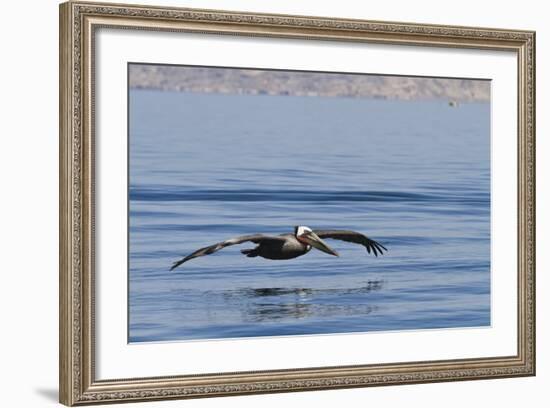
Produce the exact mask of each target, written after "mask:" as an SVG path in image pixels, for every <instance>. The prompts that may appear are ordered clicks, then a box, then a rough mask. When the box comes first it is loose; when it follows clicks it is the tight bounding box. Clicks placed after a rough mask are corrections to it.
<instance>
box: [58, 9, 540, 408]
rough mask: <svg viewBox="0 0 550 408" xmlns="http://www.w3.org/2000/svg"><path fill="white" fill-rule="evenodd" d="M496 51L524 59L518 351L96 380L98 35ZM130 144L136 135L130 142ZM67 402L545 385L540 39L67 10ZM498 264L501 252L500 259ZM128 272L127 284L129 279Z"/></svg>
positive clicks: (63, 335)
mask: <svg viewBox="0 0 550 408" xmlns="http://www.w3.org/2000/svg"><path fill="white" fill-rule="evenodd" d="M103 28H108V29H112V30H139V31H142V32H143V33H150V32H157V33H158V32H161V33H200V34H216V35H231V36H237V37H243V38H246V37H256V38H275V39H279V38H281V39H297V40H306V41H316V40H322V41H334V42H339V43H345V44H346V43H347V44H356V43H360V44H361V43H372V44H380V45H386V46H396V47H403V46H421V47H425V46H426V47H439V48H442V49H446V50H450V51H453V50H471V49H474V50H481V51H483V50H491V51H504V52H509V53H514V55H515V56H516V58H517V74H518V75H517V84H516V89H517V124H518V126H517V214H513V215H514V216H515V217H517V270H516V273H517V275H516V276H517V327H516V329H517V330H516V333H517V352H516V353H514V354H511V355H494V356H490V357H481V358H459V359H444V360H429V361H412V362H411V361H409V362H388V363H383V364H362V363H361V361H358V363H357V364H354V365H341V366H322V365H321V366H315V367H307V368H288V369H275V370H259V371H233V372H219V373H208V374H202V373H192V374H185V375H183V374H182V375H175V376H172V375H171V376H164V375H159V376H155V375H154V376H147V377H139V376H136V377H132V378H108V379H104V378H101V379H99V378H97V375H96V369H97V362H96V358H97V352H98V350H97V349H96V343H95V338H96V337H95V336H96V317H95V307H96V297H97V296H98V293H97V288H96V250H95V248H96V246H95V239H96V236H95V225H96V222H95V221H96V218H95V217H96V204H95V197H96V196H95V195H96V192H97V190H98V189H99V188H101V186H100V185H99V184H98V182H97V180H96V176H95V166H96V159H97V157H96V150H95V147H96V146H95V143H96V136H95V132H96V118H95V116H94V115H95V111H96V100H95V80H96V78H95V63H96V62H95V47H96V42H95V41H96V33H97V31H98V30H100V29H103ZM120 137H121V138H123V137H125V135H120ZM59 198H60V213H59V214H60V253H59V260H60V271H59V272H60V332H59V335H60V343H59V344H60V346H59V347H60V349H59V352H60V381H59V383H60V402H62V403H63V404H65V405H69V406H73V405H80V404H91V403H107V402H132V401H148V400H158V399H178V398H196V397H210V396H212V397H213V396H226V395H242V394H254V393H272V392H285V391H307V390H320V389H336V388H349V387H365V386H377V385H393V384H412V383H425V382H437V381H454V380H473V379H487V378H504V377H518V376H532V375H535V33H534V32H532V31H517V30H505V29H489V28H470V27H456V26H439V25H424V24H413V23H396V22H377V21H362V20H346V19H334V18H320V17H305V16H288V15H269V14H253V13H240V12H229V11H213V10H196V9H183V8H167V7H152V6H141V5H140V6H138V5H115V4H109V5H107V4H100V3H88V2H72V1H71V2H67V3H63V4H61V5H60V197H59ZM495 256H498V253H497V254H495ZM121 273H125V271H122V272H121Z"/></svg>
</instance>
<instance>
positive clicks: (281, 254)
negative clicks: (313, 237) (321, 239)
mask: <svg viewBox="0 0 550 408" xmlns="http://www.w3.org/2000/svg"><path fill="white" fill-rule="evenodd" d="M279 236H280V237H282V238H283V240H280V241H275V240H274V241H267V242H260V244H259V245H258V246H257V247H256V248H253V249H243V250H241V253H243V254H245V255H246V256H247V257H249V258H254V257H256V256H260V257H262V258H265V259H275V260H282V259H293V258H298V257H299V256H302V255H305V254H307V253H308V252H309V251H311V245H308V244H304V243H303V242H300V241H298V239H297V238H296V236H295V235H294V234H282V235H279Z"/></svg>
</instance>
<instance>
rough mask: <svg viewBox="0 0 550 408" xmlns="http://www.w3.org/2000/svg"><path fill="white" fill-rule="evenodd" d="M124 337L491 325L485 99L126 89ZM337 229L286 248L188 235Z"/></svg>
mask: <svg viewBox="0 0 550 408" xmlns="http://www.w3.org/2000/svg"><path fill="white" fill-rule="evenodd" d="M129 101H130V110H129V125H130V126H129V129H130V131H129V149H130V151H129V159H130V160H129V179H130V183H129V276H128V283H129V330H128V331H129V341H130V342H145V341H173V340H190V339H216V338H236V337H255V336H281V335H307V334H310V335H311V334H329V333H348V332H368V331H374V330H419V329H435V328H451V327H476V326H487V325H490V324H491V319H490V315H491V313H490V312H491V310H490V282H491V280H490V105H489V104H486V103H467V104H461V105H460V106H459V107H456V108H455V107H450V106H449V105H448V103H447V101H428V102H424V101H422V102H419V101H387V100H371V99H351V98H329V97H323V98H321V97H296V96H268V95H258V96H251V95H221V94H200V93H196V94H191V93H179V92H167V91H152V90H134V89H132V90H130V95H129ZM295 225H307V226H310V227H311V228H313V229H329V228H330V229H353V230H356V231H359V232H362V233H364V234H366V235H367V236H369V237H371V238H373V239H375V240H377V241H378V242H380V243H382V244H383V245H384V246H385V247H386V248H387V249H388V252H387V253H386V254H384V255H383V256H379V257H374V256H372V254H371V255H369V254H367V252H366V251H365V249H364V248H363V247H362V246H359V245H355V244H351V243H346V242H341V241H336V240H327V242H328V243H329V245H331V246H332V247H333V248H335V249H336V250H337V251H338V252H339V253H340V257H339V258H336V257H333V256H330V255H327V254H325V253H322V252H320V251H316V250H312V251H311V252H309V253H308V254H306V255H304V256H302V257H299V258H296V259H293V260H286V261H270V260H266V259H263V258H259V257H258V258H246V257H245V256H244V255H242V254H241V253H240V250H241V249H244V248H252V247H253V246H254V244H243V245H237V246H232V247H228V248H225V249H223V250H221V251H219V252H217V253H215V254H213V255H209V256H205V257H202V258H197V259H194V260H191V261H189V262H188V263H185V264H183V265H182V266H181V267H179V268H178V269H176V270H174V271H172V272H170V271H169V268H170V266H171V265H172V263H173V262H174V261H176V260H178V259H180V258H181V257H183V256H185V255H187V254H189V253H191V252H193V251H194V250H196V249H198V248H201V247H204V246H207V245H210V244H214V243H216V242H219V241H223V240H225V239H227V238H230V237H234V236H239V235H245V234H250V233H266V234H280V233H287V232H291V231H292V230H293V226H295Z"/></svg>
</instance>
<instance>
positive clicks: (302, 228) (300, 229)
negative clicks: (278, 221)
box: [294, 225, 313, 237]
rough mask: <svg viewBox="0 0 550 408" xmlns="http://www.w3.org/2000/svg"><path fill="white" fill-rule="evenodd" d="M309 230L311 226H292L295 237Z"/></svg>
mask: <svg viewBox="0 0 550 408" xmlns="http://www.w3.org/2000/svg"><path fill="white" fill-rule="evenodd" d="M309 232H313V231H312V230H311V228H309V227H306V226H305V225H298V226H297V227H294V234H295V235H296V237H299V236H302V235H304V234H307V233H309Z"/></svg>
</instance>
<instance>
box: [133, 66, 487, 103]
mask: <svg viewBox="0 0 550 408" xmlns="http://www.w3.org/2000/svg"><path fill="white" fill-rule="evenodd" d="M129 86H130V88H131V89H151V90H164V91H178V92H192V93H220V94H238V95H290V96H313V97H315V96H323V97H348V98H369V99H381V100H445V101H449V102H452V103H464V102H489V101H490V81H488V80H479V79H452V78H420V77H401V76H382V75H368V74H339V73H313V72H298V71H273V70H255V69H237V68H209V67H187V66H166V65H148V64H131V65H130V69H129Z"/></svg>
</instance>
